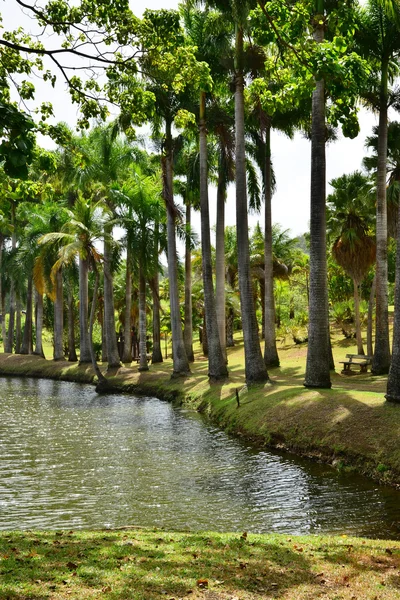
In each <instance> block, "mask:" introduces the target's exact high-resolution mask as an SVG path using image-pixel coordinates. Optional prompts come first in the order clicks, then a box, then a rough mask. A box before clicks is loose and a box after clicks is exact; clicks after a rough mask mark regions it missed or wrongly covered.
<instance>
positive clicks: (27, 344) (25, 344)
mask: <svg viewBox="0 0 400 600" xmlns="http://www.w3.org/2000/svg"><path fill="white" fill-rule="evenodd" d="M32 300H33V275H32V274H30V275H29V277H28V285H27V292H26V314H25V327H24V334H23V338H22V345H21V352H20V353H21V354H32V353H33V346H32Z"/></svg>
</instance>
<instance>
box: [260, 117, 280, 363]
mask: <svg viewBox="0 0 400 600" xmlns="http://www.w3.org/2000/svg"><path fill="white" fill-rule="evenodd" d="M265 137H266V140H265V149H266V157H265V222H264V231H265V237H264V270H265V294H264V298H263V301H264V315H265V329H264V339H265V347H264V362H265V364H266V366H267V367H279V356H278V350H277V347H276V335H275V297H274V276H273V256H272V210H271V187H272V185H271V127H270V125H269V124H267V128H266V132H265Z"/></svg>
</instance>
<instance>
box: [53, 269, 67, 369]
mask: <svg viewBox="0 0 400 600" xmlns="http://www.w3.org/2000/svg"><path fill="white" fill-rule="evenodd" d="M63 311H64V298H63V275H62V269H58V271H57V273H56V299H55V301H54V353H53V358H54V360H64V348H63V330H64V315H63Z"/></svg>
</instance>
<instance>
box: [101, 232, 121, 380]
mask: <svg viewBox="0 0 400 600" xmlns="http://www.w3.org/2000/svg"><path fill="white" fill-rule="evenodd" d="M106 233H107V234H109V235H111V228H110V227H109V226H107V232H106ZM111 254H112V252H111V244H110V242H109V241H107V240H105V241H104V326H105V341H106V346H107V361H108V368H110V369H112V368H116V367H119V366H120V364H121V363H120V358H119V352H118V345H117V336H116V332H115V309H114V285H113V275H112V271H111Z"/></svg>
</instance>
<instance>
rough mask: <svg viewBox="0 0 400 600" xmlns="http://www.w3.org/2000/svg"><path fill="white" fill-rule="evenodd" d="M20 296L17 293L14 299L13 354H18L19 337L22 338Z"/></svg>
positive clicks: (19, 349)
mask: <svg viewBox="0 0 400 600" xmlns="http://www.w3.org/2000/svg"><path fill="white" fill-rule="evenodd" d="M21 310H22V308H21V298H20V297H19V294H17V300H16V321H15V354H20V351H21V338H22V333H21V332H22V327H21Z"/></svg>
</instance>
